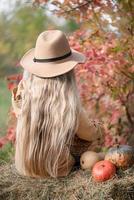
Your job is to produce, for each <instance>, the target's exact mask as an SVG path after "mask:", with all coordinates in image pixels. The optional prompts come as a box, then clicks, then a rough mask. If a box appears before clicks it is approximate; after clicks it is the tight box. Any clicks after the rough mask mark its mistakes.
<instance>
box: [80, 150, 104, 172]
mask: <svg viewBox="0 0 134 200" xmlns="http://www.w3.org/2000/svg"><path fill="white" fill-rule="evenodd" d="M103 159H104V154H103V153H96V152H94V151H85V152H84V153H83V154H82V155H81V157H80V165H81V168H82V169H89V170H91V169H92V167H93V166H94V164H95V163H96V162H98V161H100V160H103Z"/></svg>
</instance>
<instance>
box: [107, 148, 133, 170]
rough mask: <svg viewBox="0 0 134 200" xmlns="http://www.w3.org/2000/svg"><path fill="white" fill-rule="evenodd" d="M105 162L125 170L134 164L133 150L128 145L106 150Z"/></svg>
mask: <svg viewBox="0 0 134 200" xmlns="http://www.w3.org/2000/svg"><path fill="white" fill-rule="evenodd" d="M105 160H109V161H111V162H112V163H113V164H115V165H116V166H117V167H120V168H122V169H127V168H129V167H130V166H132V165H133V164H134V148H133V147H132V146H129V145H117V146H116V147H112V148H110V149H109V150H108V152H107V153H106V155H105Z"/></svg>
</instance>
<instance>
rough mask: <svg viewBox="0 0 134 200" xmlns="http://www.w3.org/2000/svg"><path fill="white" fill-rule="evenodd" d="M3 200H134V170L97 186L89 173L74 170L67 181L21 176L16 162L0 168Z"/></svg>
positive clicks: (0, 194)
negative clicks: (15, 164) (15, 165)
mask: <svg viewBox="0 0 134 200" xmlns="http://www.w3.org/2000/svg"><path fill="white" fill-rule="evenodd" d="M0 199H1V200H133V199H134V167H132V168H130V169H128V170H126V171H121V170H118V172H117V174H116V176H114V177H113V178H112V179H111V180H108V181H106V182H104V183H96V182H94V180H93V179H92V176H91V173H90V172H89V171H87V170H86V171H84V170H81V169H80V168H79V167H77V168H74V169H73V170H72V172H71V173H70V175H69V176H68V177H65V178H63V177H62V178H59V179H54V178H49V179H35V178H27V177H24V176H20V175H19V174H18V173H17V171H16V169H15V167H14V163H13V162H11V163H9V164H2V165H1V167H0Z"/></svg>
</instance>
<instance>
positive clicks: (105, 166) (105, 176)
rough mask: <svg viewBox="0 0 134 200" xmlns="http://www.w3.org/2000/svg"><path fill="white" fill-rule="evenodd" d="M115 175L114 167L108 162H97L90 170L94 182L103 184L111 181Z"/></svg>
mask: <svg viewBox="0 0 134 200" xmlns="http://www.w3.org/2000/svg"><path fill="white" fill-rule="evenodd" d="M115 173H116V167H115V165H114V164H113V163H111V162H110V161H108V160H102V161H99V162H97V163H96V164H95V165H94V167H93V170H92V177H93V179H94V180H95V181H96V182H103V181H106V180H109V179H111V178H112V177H113V176H114V175H115Z"/></svg>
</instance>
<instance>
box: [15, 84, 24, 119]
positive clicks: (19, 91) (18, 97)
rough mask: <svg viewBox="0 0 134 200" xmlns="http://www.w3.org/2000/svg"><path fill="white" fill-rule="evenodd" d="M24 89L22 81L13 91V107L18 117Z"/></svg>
mask: <svg viewBox="0 0 134 200" xmlns="http://www.w3.org/2000/svg"><path fill="white" fill-rule="evenodd" d="M23 89H24V81H23V80H21V81H20V82H19V84H18V86H17V87H15V88H13V90H12V106H13V110H14V112H15V115H16V117H18V115H19V114H20V112H21V105H22V91H23Z"/></svg>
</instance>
